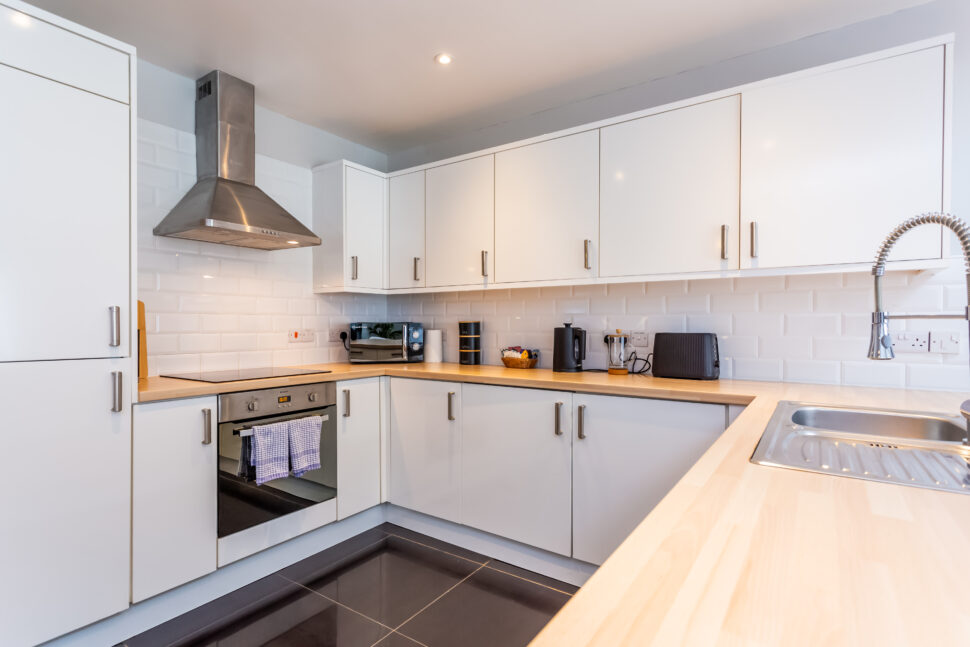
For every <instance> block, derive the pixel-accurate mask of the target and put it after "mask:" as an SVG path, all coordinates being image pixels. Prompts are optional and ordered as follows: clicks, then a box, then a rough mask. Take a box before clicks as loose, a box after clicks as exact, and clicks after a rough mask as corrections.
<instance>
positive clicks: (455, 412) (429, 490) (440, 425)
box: [390, 378, 461, 523]
mask: <svg viewBox="0 0 970 647" xmlns="http://www.w3.org/2000/svg"><path fill="white" fill-rule="evenodd" d="M449 402H450V406H449ZM390 410H391V437H390V445H391V450H390V458H391V460H390V471H391V474H390V490H391V493H390V502H391V503H393V504H395V505H399V506H401V507H404V508H409V509H411V510H417V511H418V512H423V513H425V514H430V515H432V516H434V517H440V518H442V519H447V520H448V521H454V522H456V523H457V522H459V519H460V515H459V506H460V501H461V499H460V496H461V492H460V489H459V486H460V485H461V475H460V473H459V470H460V469H461V385H460V384H454V383H451V382H435V381H431V380H409V379H402V378H391V407H390ZM449 414H450V415H449Z"/></svg>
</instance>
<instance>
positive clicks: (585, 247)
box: [583, 238, 593, 270]
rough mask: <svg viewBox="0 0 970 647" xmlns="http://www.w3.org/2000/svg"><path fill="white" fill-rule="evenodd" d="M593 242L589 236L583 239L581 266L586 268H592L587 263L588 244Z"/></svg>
mask: <svg viewBox="0 0 970 647" xmlns="http://www.w3.org/2000/svg"><path fill="white" fill-rule="evenodd" d="M591 242H593V241H591V240H590V239H589V238H587V239H586V240H584V241H583V267H584V268H586V269H587V270H591V269H593V267H592V266H591V265H590V264H589V244H590V243H591Z"/></svg>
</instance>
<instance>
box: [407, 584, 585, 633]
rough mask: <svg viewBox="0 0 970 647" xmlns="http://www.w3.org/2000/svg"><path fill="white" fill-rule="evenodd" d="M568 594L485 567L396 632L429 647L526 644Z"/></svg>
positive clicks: (561, 604)
mask: <svg viewBox="0 0 970 647" xmlns="http://www.w3.org/2000/svg"><path fill="white" fill-rule="evenodd" d="M568 600H569V596H568V595H565V594H563V593H559V592H557V591H553V590H551V589H549V588H546V587H544V586H539V585H537V584H533V583H532V582H527V581H525V580H522V579H520V578H517V577H512V576H509V575H506V574H504V573H501V572H499V571H495V570H492V569H489V568H483V569H481V570H480V571H478V572H476V573H475V574H474V575H472V576H471V577H470V578H468V579H467V580H465V581H464V582H462V583H461V584H459V585H458V586H457V587H455V588H454V589H453V590H451V591H450V592H448V594H447V595H445V596H444V597H442V598H441V599H440V600H438V601H437V602H435V603H434V604H432V605H431V606H430V607H428V608H427V609H425V610H424V611H422V612H421V613H420V614H418V615H417V616H416V617H414V618H413V619H412V620H410V621H408V622H407V623H406V624H404V626H402V627H400V632H401V633H403V634H404V635H406V636H409V637H411V638H414V639H415V640H417V641H419V642H421V643H424V644H425V645H427V646H428V647H455V646H458V645H460V646H462V647H496V646H499V645H500V646H501V647H515V646H517V645H527V644H528V643H529V641H530V640H532V638H534V637H535V635H536V634H537V633H539V630H541V629H542V627H544V626H545V624H546V623H547V622H549V620H550V619H551V618H552V616H554V615H555V614H556V612H557V611H559V609H560V608H561V607H562V606H563V605H564V604H566V602H567V601H568Z"/></svg>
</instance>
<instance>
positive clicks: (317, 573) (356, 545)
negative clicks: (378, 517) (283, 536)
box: [277, 526, 387, 584]
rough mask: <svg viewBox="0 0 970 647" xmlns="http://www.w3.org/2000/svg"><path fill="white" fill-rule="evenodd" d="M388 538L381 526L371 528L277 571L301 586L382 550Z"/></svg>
mask: <svg viewBox="0 0 970 647" xmlns="http://www.w3.org/2000/svg"><path fill="white" fill-rule="evenodd" d="M386 537H387V533H386V532H385V531H384V530H383V528H381V527H380V526H378V527H377V528H371V529H370V530H367V531H365V532H362V533H361V534H359V535H355V536H353V537H351V538H350V539H347V540H346V541H342V542H340V543H339V544H337V545H336V546H332V547H330V548H327V549H326V550H322V551H320V552H319V553H317V554H315V555H311V556H309V557H307V558H306V559H302V560H300V561H298V562H296V563H295V564H292V565H290V566H287V567H286V568H284V569H281V570H279V571H277V575H281V576H282V577H285V578H287V579H290V580H293V581H294V582H300V583H301V584H302V583H305V582H309V581H311V580H316V579H319V578H321V577H324V576H326V575H329V574H330V573H333V572H335V571H337V570H340V569H341V568H343V567H345V566H347V565H348V564H351V563H354V562H356V561H357V560H359V559H361V558H362V557H364V556H365V555H367V554H368V553H372V552H376V551H378V550H381V549H382V548H383V547H384V540H385V538H386Z"/></svg>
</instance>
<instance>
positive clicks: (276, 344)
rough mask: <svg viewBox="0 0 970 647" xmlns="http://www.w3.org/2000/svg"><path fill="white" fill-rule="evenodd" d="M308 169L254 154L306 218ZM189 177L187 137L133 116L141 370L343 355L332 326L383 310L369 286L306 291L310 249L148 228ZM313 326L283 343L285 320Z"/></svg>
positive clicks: (276, 189) (273, 187)
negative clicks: (308, 334) (360, 291)
mask: <svg viewBox="0 0 970 647" xmlns="http://www.w3.org/2000/svg"><path fill="white" fill-rule="evenodd" d="M310 181H311V176H310V170H309V169H306V168H301V167H298V166H293V165H291V164H286V163H283V162H280V161H277V160H273V159H270V158H267V157H263V156H261V155H257V156H256V183H257V184H258V185H259V187H260V188H261V189H263V190H264V191H265V192H266V193H267V194H269V195H270V197H272V198H273V199H274V200H276V201H277V202H279V203H280V204H281V205H283V207H284V208H286V209H287V210H288V211H289V212H290V213H292V214H293V215H294V216H296V217H297V218H299V219H300V220H301V221H302V222H303V223H304V224H307V225H309V224H310V218H311V188H310V187H311V183H310ZM194 183H195V137H194V136H193V135H192V134H191V133H185V132H180V131H177V130H174V129H172V128H168V127H165V126H161V125H158V124H156V123H153V122H150V121H146V120H143V119H142V120H139V122H138V203H139V204H138V270H139V271H138V298H139V299H141V300H142V301H144V302H145V309H146V314H147V320H148V321H147V324H148V355H149V356H148V372H149V374H150V375H157V374H159V373H166V372H180V371H197V370H219V369H230V368H237V367H239V368H250V367H256V366H286V365H293V364H308V363H316V362H327V361H343V360H344V359H346V352H345V351H344V350H343V348H342V346H341V345H340V344H331V343H328V342H327V339H328V331H329V329H330V328H332V327H333V328H344V327H346V325H347V323H348V322H350V321H354V320H358V319H378V320H380V319H383V318H384V316H385V309H386V302H385V299H384V298H383V297H380V296H369V295H358V296H355V295H334V296H321V295H314V294H312V292H311V287H310V286H311V256H310V250H309V249H292V250H280V251H274V252H265V251H259V250H250V249H243V248H237V247H229V246H226V245H214V244H210V243H199V242H194V241H186V240H178V239H175V238H159V237H156V236H153V235H152V228H153V227H154V226H155V225H156V224H158V222H159V221H160V220H161V219H162V218H163V217H164V216H165V215H166V214H167V213H168V212H169V210H170V209H171V208H172V207H173V206H174V205H175V204H176V202H178V200H179V199H180V198H181V197H182V195H184V193H185V192H186V191H187V190H188V189H189V188H190V187H191V186H192V185H193V184H194ZM294 328H302V329H307V330H310V331H313V332H314V340H313V342H311V343H299V344H291V343H288V341H287V332H288V331H289V330H290V329H294Z"/></svg>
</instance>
